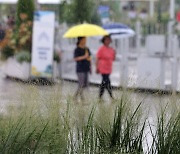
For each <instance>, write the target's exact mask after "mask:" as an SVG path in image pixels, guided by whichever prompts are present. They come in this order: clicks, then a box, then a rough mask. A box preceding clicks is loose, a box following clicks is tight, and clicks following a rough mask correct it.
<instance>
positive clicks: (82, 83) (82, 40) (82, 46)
mask: <svg viewBox="0 0 180 154" xmlns="http://www.w3.org/2000/svg"><path fill="white" fill-rule="evenodd" d="M74 60H75V61H76V73H77V77H78V83H79V86H78V89H77V91H76V93H75V99H77V97H78V95H80V97H81V100H84V95H83V90H84V88H86V87H88V82H89V80H88V74H89V73H91V53H90V50H89V49H88V48H87V47H86V37H78V41H77V47H76V49H75V51H74Z"/></svg>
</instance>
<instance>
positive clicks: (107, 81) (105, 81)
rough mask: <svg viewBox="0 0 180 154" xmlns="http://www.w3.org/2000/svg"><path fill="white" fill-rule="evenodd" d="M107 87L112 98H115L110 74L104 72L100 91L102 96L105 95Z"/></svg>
mask: <svg viewBox="0 0 180 154" xmlns="http://www.w3.org/2000/svg"><path fill="white" fill-rule="evenodd" d="M105 89H107V91H108V93H109V95H110V96H111V98H113V95H112V87H111V81H110V79H109V74H102V83H101V85H100V93H99V97H100V98H101V97H102V96H103V94H104V91H105Z"/></svg>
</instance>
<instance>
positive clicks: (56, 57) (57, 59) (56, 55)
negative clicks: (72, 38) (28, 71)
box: [54, 52, 60, 63]
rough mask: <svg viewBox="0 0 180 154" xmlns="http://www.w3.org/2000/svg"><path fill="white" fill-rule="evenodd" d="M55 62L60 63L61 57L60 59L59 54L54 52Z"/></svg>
mask: <svg viewBox="0 0 180 154" xmlns="http://www.w3.org/2000/svg"><path fill="white" fill-rule="evenodd" d="M54 61H56V62H57V63H59V62H60V57H59V54H58V53H56V52H54Z"/></svg>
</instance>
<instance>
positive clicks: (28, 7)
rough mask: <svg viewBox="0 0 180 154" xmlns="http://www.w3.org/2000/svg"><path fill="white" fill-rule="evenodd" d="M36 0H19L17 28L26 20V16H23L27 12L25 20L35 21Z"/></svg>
mask: <svg viewBox="0 0 180 154" xmlns="http://www.w3.org/2000/svg"><path fill="white" fill-rule="evenodd" d="M34 9H35V5H34V0H28V1H27V0H18V3H17V17H16V23H17V28H19V27H20V25H21V23H23V22H24V18H23V17H22V16H23V14H26V15H27V17H25V18H26V19H25V20H28V21H31V22H32V21H33V14H34Z"/></svg>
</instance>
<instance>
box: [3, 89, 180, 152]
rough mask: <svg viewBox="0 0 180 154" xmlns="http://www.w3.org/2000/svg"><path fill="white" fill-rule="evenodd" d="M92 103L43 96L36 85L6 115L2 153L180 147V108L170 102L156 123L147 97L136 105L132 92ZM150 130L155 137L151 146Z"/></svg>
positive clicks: (142, 149) (137, 149) (135, 150)
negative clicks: (148, 113) (147, 108)
mask: <svg viewBox="0 0 180 154" xmlns="http://www.w3.org/2000/svg"><path fill="white" fill-rule="evenodd" d="M40 99H41V101H39V100H40ZM91 103H92V105H88V106H83V105H77V104H75V102H74V101H73V99H72V98H68V99H67V100H66V104H65V103H63V102H62V100H61V96H59V94H56V93H54V95H53V96H51V97H45V98H44V97H42V98H41V95H40V94H39V93H38V92H37V91H34V90H32V93H31V94H29V96H27V95H26V96H23V97H22V102H21V104H20V105H15V106H11V107H10V108H9V111H8V114H6V115H1V116H0V153H2V154H6V153H8V154H9V153H10V154H11V153H12V154H14V153H43V154H46V153H47V154H49V153H53V154H56V153H57V154H61V153H62V154H64V153H68V154H70V153H72V154H75V153H78V154H81V153H85V154H86V153H87V154H99V153H104V154H106V153H107V154H110V153H112V154H143V153H147V154H179V153H180V111H179V109H176V110H169V109H168V107H166V108H165V109H162V110H161V111H160V112H157V113H156V115H155V116H154V117H153V118H154V120H153V122H152V123H150V122H149V120H148V116H146V113H144V111H143V105H144V104H143V102H141V103H139V104H138V105H135V104H137V103H135V102H131V100H130V99H129V98H128V96H124V95H123V96H122V97H121V99H119V100H117V101H116V102H115V103H114V104H109V105H107V104H98V103H96V102H91ZM156 117H157V118H156ZM147 130H149V131H148V134H150V136H151V137H152V143H151V145H148V148H145V147H144V143H145V142H146V141H147V140H148V139H147Z"/></svg>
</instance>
